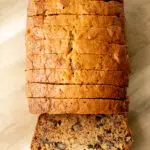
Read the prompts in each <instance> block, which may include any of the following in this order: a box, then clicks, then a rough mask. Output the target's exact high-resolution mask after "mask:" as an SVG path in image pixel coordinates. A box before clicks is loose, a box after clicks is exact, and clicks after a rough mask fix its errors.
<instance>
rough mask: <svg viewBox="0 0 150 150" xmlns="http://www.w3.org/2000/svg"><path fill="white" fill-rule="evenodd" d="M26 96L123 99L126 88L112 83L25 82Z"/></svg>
mask: <svg viewBox="0 0 150 150" xmlns="http://www.w3.org/2000/svg"><path fill="white" fill-rule="evenodd" d="M26 96H27V97H28V98H32V97H37V98H42V97H46V98H47V97H49V98H67V99H70V98H79V99H80V98H81V99H82V98H85V99H86V98H96V99H98V98H105V99H107V98H110V99H125V98H126V88H125V87H116V86H112V85H52V84H40V83H28V84H26Z"/></svg>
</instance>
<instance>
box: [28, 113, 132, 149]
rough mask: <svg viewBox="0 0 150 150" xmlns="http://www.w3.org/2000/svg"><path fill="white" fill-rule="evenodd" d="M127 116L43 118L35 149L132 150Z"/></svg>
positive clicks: (39, 126) (33, 146) (56, 116)
mask: <svg viewBox="0 0 150 150" xmlns="http://www.w3.org/2000/svg"><path fill="white" fill-rule="evenodd" d="M131 145H132V135H131V130H130V129H129V127H128V119H127V115H48V114H43V115H41V116H40V117H39V119H38V122H37V125H36V129H35V133H34V137H33V140H32V143H31V150H129V149H130V147H131Z"/></svg>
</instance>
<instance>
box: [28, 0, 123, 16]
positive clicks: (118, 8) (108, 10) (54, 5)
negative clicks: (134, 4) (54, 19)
mask: <svg viewBox="0 0 150 150" xmlns="http://www.w3.org/2000/svg"><path fill="white" fill-rule="evenodd" d="M123 12H124V7H123V3H120V2H116V1H105V2H104V0H102V1H101V0H98V1H97V0H94V1H92V0H65V1H64V0H40V1H39V0H30V1H29V6H28V16H36V15H41V14H42V15H54V14H65V15H66V14H75V15H82V14H84V15H91V14H95V15H102V16H113V15H118V16H120V15H122V14H123Z"/></svg>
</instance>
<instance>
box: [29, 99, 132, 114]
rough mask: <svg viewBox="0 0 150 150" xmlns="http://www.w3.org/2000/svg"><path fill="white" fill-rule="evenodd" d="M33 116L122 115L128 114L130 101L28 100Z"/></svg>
mask: <svg viewBox="0 0 150 150" xmlns="http://www.w3.org/2000/svg"><path fill="white" fill-rule="evenodd" d="M28 104H29V111H30V112H31V113H32V114H42V113H50V114H89V113H90V114H122V113H127V112H128V105H129V101H128V100H114V99H54V98H28Z"/></svg>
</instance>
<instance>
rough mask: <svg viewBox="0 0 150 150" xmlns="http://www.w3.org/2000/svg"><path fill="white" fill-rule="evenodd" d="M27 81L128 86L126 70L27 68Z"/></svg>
mask: <svg viewBox="0 0 150 150" xmlns="http://www.w3.org/2000/svg"><path fill="white" fill-rule="evenodd" d="M26 74H27V81H28V82H30V83H51V84H106V85H108V84H109V85H116V86H128V73H127V72H126V71H95V70H74V72H72V70H70V69H44V70H28V71H27V72H26Z"/></svg>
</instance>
